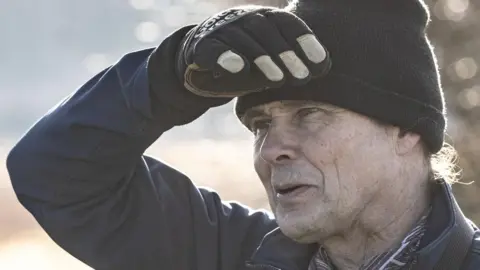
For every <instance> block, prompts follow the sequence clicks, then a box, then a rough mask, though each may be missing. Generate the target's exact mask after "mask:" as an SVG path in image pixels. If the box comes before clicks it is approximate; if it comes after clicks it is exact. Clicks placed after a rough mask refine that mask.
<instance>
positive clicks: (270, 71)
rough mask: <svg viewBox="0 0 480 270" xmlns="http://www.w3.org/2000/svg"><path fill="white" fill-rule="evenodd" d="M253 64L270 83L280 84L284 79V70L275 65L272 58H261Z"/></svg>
mask: <svg viewBox="0 0 480 270" xmlns="http://www.w3.org/2000/svg"><path fill="white" fill-rule="evenodd" d="M253 62H254V63H255V65H257V67H258V68H259V69H260V70H261V71H262V72H263V74H265V76H266V77H267V79H269V80H270V81H274V82H278V81H281V80H282V79H283V72H282V70H281V69H280V68H279V67H278V66H277V64H275V62H273V60H272V58H271V57H270V56H268V55H262V56H259V57H257V59H255V60H254V61H253Z"/></svg>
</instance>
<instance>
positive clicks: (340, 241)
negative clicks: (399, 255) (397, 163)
mask: <svg viewBox="0 0 480 270" xmlns="http://www.w3.org/2000/svg"><path fill="white" fill-rule="evenodd" d="M424 179H426V177H425V178H423V179H421V181H420V180H419V181H417V182H415V183H412V182H410V184H411V186H408V185H406V186H404V187H401V188H399V189H397V190H394V191H393V192H380V193H381V195H379V196H378V197H376V198H374V199H372V202H370V203H369V204H368V207H365V209H364V210H363V211H362V212H361V213H359V215H358V219H357V221H356V222H355V223H354V224H353V225H352V226H351V227H350V228H349V229H348V230H345V231H344V232H342V233H341V234H338V235H335V236H333V237H330V238H328V239H325V241H323V243H321V245H322V246H323V248H325V250H326V251H327V253H328V255H329V257H330V259H331V260H332V262H333V263H334V265H335V266H336V267H337V268H338V269H341V270H347V269H359V268H360V266H361V265H362V264H364V263H366V262H368V261H369V260H370V259H371V258H372V257H373V256H376V255H379V254H382V253H384V252H387V251H389V250H390V249H393V248H396V247H397V246H398V245H399V244H400V243H401V241H402V240H403V238H404V237H405V236H406V235H407V234H408V233H409V231H410V230H411V229H412V228H413V226H414V225H415V224H416V223H417V222H418V220H419V219H420V218H421V217H422V216H423V215H424V214H425V212H426V210H427V209H428V207H429V204H430V197H429V192H430V191H429V188H428V183H427V181H425V180H424ZM398 180H400V181H401V179H398ZM397 183H402V182H397ZM403 183H406V182H403ZM390 190H391V189H390Z"/></svg>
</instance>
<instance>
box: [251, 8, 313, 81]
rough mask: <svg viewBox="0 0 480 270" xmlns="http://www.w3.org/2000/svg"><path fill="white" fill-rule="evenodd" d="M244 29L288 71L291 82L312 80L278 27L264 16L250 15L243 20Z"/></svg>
mask: <svg viewBox="0 0 480 270" xmlns="http://www.w3.org/2000/svg"><path fill="white" fill-rule="evenodd" d="M242 22H243V24H242V28H243V29H244V30H245V31H246V32H247V33H248V34H249V35H250V36H252V37H253V38H254V39H255V40H256V41H257V42H258V43H259V44H260V45H261V46H262V47H263V48H264V49H265V50H266V51H267V53H268V54H269V55H271V56H272V57H273V59H274V60H275V61H276V62H277V63H279V65H280V66H281V67H282V68H283V69H284V70H286V71H287V73H286V75H287V76H288V80H287V81H289V82H292V83H293V84H303V83H305V82H307V81H308V80H309V79H310V72H309V70H308V68H307V66H306V65H305V64H304V63H303V61H302V60H301V59H300V58H299V57H298V56H297V55H296V54H295V52H294V50H293V49H292V47H291V46H290V45H289V44H288V43H287V41H286V40H285V39H284V38H283V36H282V34H281V33H280V32H279V30H278V29H277V27H276V26H275V25H274V24H273V23H271V22H270V21H269V20H268V19H267V18H266V17H265V16H263V15H262V14H259V13H256V14H250V15H248V18H245V20H242Z"/></svg>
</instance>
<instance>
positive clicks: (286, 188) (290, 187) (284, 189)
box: [274, 184, 307, 195]
mask: <svg viewBox="0 0 480 270" xmlns="http://www.w3.org/2000/svg"><path fill="white" fill-rule="evenodd" d="M305 186H307V185H303V184H286V185H280V186H275V187H274V188H275V192H276V193H278V194H280V195H286V194H288V193H291V192H294V191H295V190H296V189H298V188H301V187H305Z"/></svg>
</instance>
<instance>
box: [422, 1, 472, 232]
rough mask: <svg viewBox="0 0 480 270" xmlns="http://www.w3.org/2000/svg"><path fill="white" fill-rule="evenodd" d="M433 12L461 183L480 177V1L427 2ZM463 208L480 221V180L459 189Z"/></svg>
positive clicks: (432, 33) (432, 28)
mask: <svg viewBox="0 0 480 270" xmlns="http://www.w3.org/2000/svg"><path fill="white" fill-rule="evenodd" d="M427 4H428V5H429V6H430V9H431V14H432V22H431V24H430V27H429V29H428V31H429V32H428V33H429V35H430V38H431V40H432V43H433V44H434V46H435V50H436V53H437V55H438V57H439V65H440V68H441V75H442V84H443V89H444V91H445V98H446V102H447V110H448V111H447V113H448V117H449V123H448V133H449V134H450V136H451V138H450V142H451V143H452V144H453V146H454V147H455V148H456V149H457V151H458V153H459V157H460V159H459V166H460V168H461V169H462V171H463V173H462V176H463V177H462V182H465V183H468V182H472V181H475V180H477V179H476V178H477V176H478V175H479V173H480V139H479V137H478V135H479V134H480V122H479V121H478V119H479V116H480V74H479V73H480V67H479V66H480V50H479V49H480V36H479V35H478V33H480V2H478V1H473V0H472V1H469V0H427ZM454 190H455V193H456V194H457V198H458V199H459V203H460V204H461V205H462V206H463V208H464V210H465V211H466V212H467V213H468V214H469V215H470V216H471V217H472V218H473V219H474V220H475V221H476V222H477V224H478V223H479V222H480V207H479V202H480V199H479V196H478V195H477V194H478V193H479V192H480V184H479V182H475V183H474V184H472V185H455V186H454Z"/></svg>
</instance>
